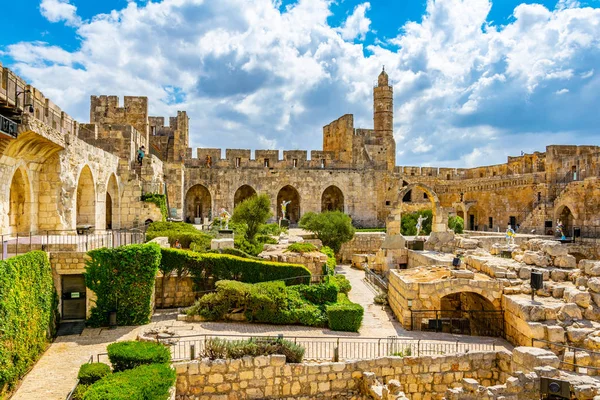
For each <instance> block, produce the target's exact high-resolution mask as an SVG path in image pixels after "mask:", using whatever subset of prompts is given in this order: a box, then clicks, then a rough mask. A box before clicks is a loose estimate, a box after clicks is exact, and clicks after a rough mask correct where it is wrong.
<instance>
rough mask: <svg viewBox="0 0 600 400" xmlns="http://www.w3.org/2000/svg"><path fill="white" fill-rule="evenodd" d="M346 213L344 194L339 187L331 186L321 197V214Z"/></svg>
mask: <svg viewBox="0 0 600 400" xmlns="http://www.w3.org/2000/svg"><path fill="white" fill-rule="evenodd" d="M324 211H341V212H344V194H343V193H342V191H341V190H340V188H338V187H337V186H333V185H332V186H329V187H328V188H327V189H325V191H324V192H323V195H322V196H321V212H324Z"/></svg>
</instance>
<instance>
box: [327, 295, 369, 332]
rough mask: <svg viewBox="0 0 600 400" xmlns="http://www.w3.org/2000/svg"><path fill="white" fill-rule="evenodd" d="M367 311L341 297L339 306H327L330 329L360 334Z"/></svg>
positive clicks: (343, 296)
mask: <svg viewBox="0 0 600 400" xmlns="http://www.w3.org/2000/svg"><path fill="white" fill-rule="evenodd" d="M364 313H365V310H364V309H363V308H362V306H361V305H360V304H356V303H352V302H350V301H349V300H347V298H346V297H345V295H343V294H341V295H340V301H338V303H337V304H334V305H331V306H327V320H328V321H329V329H331V330H334V331H344V332H358V330H359V329H360V325H361V324H362V319H363V315H364Z"/></svg>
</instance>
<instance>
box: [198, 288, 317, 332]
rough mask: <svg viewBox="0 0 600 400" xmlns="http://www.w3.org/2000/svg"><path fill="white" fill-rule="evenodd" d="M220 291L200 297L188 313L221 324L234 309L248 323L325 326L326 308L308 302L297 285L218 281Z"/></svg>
mask: <svg viewBox="0 0 600 400" xmlns="http://www.w3.org/2000/svg"><path fill="white" fill-rule="evenodd" d="M216 286H217V292H216V293H211V294H208V295H206V296H204V297H202V298H200V299H199V300H198V301H197V302H196V303H195V304H194V305H193V306H192V307H190V308H189V309H188V310H187V313H188V315H200V316H202V317H204V318H206V319H208V320H213V321H219V320H224V319H226V315H227V314H228V313H230V312H232V311H233V310H240V311H241V312H243V313H244V315H245V317H246V320H247V321H251V322H264V323H270V324H286V325H288V324H289V325H293V324H300V325H306V326H326V324H327V320H326V317H325V310H324V307H322V306H319V305H318V304H314V303H311V302H310V301H308V300H306V298H304V297H303V296H302V294H301V293H300V291H298V290H296V287H295V286H290V287H286V286H285V284H284V283H283V282H281V281H274V282H263V283H257V284H248V283H242V282H237V281H219V282H217V284H216Z"/></svg>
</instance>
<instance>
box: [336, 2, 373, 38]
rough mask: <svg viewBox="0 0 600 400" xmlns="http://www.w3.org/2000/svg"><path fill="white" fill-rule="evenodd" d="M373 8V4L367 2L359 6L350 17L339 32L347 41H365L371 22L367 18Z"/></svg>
mask: <svg viewBox="0 0 600 400" xmlns="http://www.w3.org/2000/svg"><path fill="white" fill-rule="evenodd" d="M370 8H371V4H370V3H368V2H366V3H362V4H359V5H357V6H356V7H355V8H354V12H353V13H352V14H351V15H350V16H348V18H347V19H346V21H345V22H344V24H343V25H342V27H341V28H339V29H338V31H339V32H340V33H341V35H342V38H344V39H345V40H354V39H356V38H359V39H360V40H364V39H365V35H366V34H367V33H369V30H370V26H371V20H370V19H369V18H367V15H366V14H367V10H369V9H370Z"/></svg>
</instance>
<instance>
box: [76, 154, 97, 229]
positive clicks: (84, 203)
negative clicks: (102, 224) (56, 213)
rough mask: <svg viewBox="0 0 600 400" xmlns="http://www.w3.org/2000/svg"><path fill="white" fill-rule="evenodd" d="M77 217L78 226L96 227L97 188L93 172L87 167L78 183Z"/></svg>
mask: <svg viewBox="0 0 600 400" xmlns="http://www.w3.org/2000/svg"><path fill="white" fill-rule="evenodd" d="M76 201H77V216H76V226H82V225H90V226H93V227H95V226H96V187H95V184H94V177H93V176H92V171H91V170H90V167H88V166H87V165H86V166H84V167H83V169H82V170H81V173H80V174H79V180H78V182H77V200H76Z"/></svg>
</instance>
